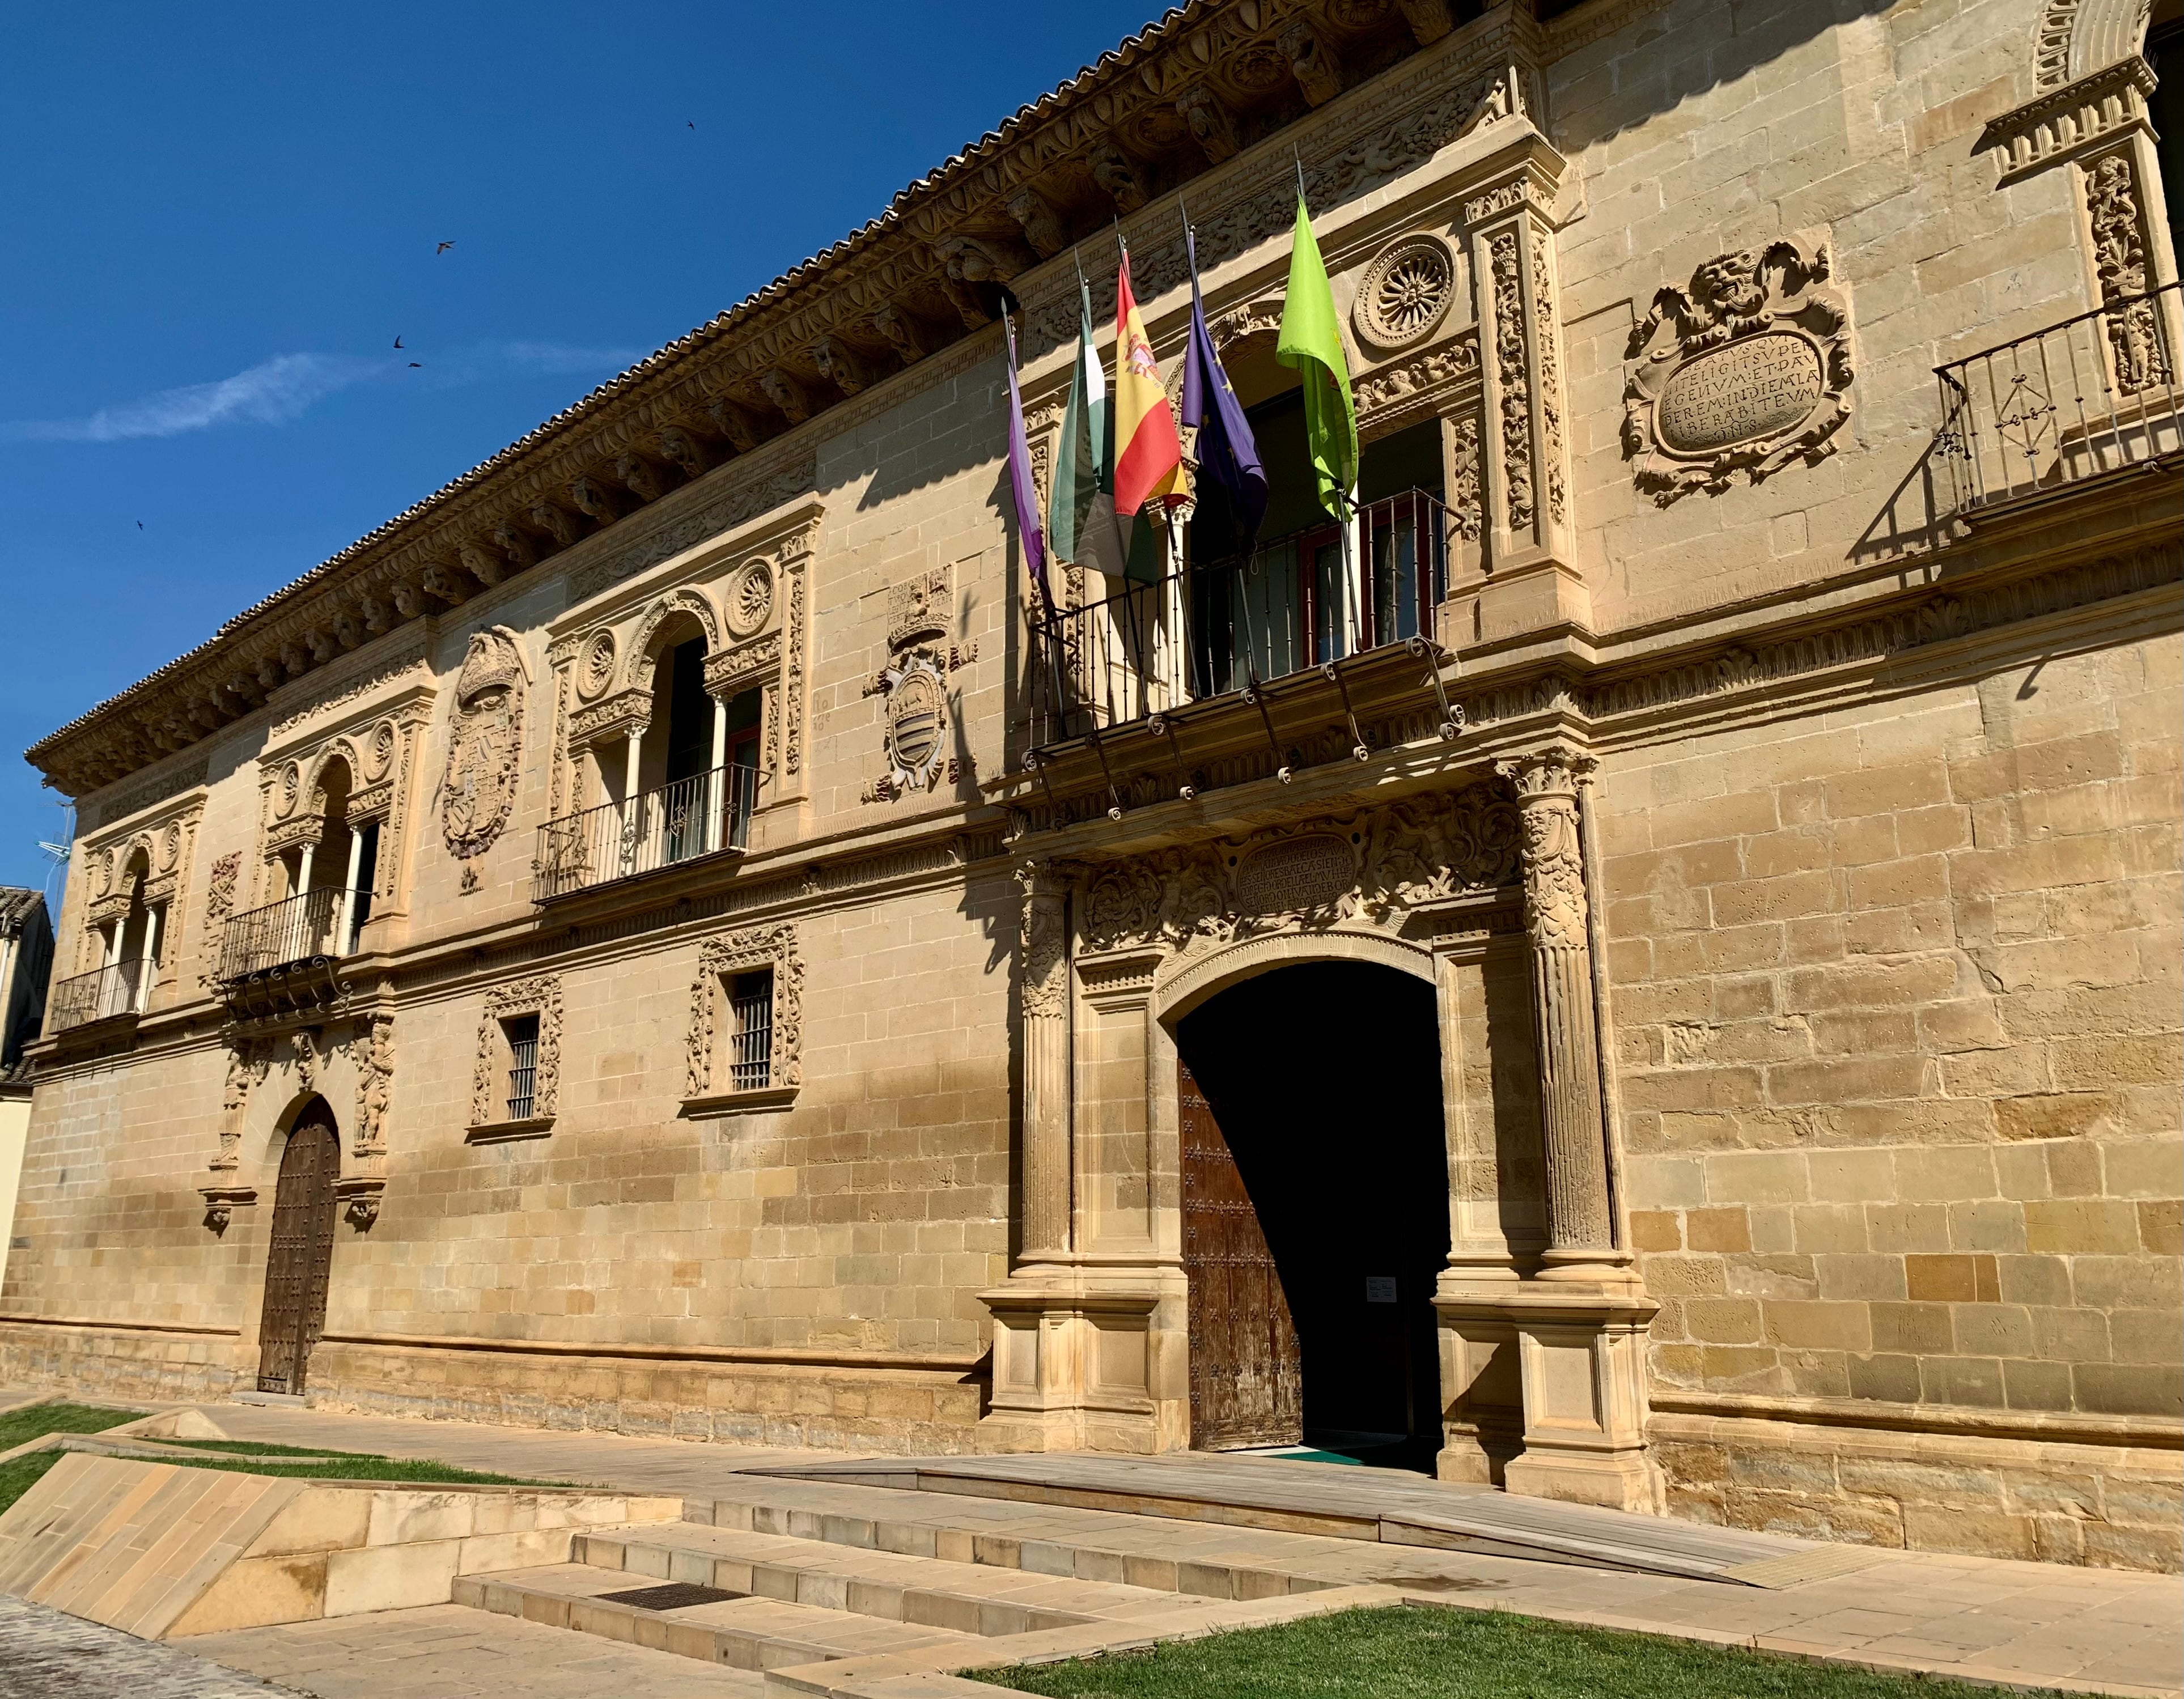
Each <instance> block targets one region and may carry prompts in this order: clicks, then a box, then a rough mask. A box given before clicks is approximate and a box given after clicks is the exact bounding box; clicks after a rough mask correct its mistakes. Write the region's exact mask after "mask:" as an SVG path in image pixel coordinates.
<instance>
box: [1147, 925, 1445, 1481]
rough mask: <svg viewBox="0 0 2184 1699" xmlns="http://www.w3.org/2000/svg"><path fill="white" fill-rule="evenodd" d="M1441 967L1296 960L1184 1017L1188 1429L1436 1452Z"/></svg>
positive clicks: (1428, 1459)
mask: <svg viewBox="0 0 2184 1699" xmlns="http://www.w3.org/2000/svg"><path fill="white" fill-rule="evenodd" d="M1438 1023H1439V1017H1438V1013H1437V1010H1436V1006H1435V992H1434V987H1433V985H1432V984H1431V983H1429V982H1428V981H1426V980H1424V979H1421V978H1415V977H1413V976H1412V975H1410V974H1407V973H1404V972H1398V971H1396V969H1394V968H1392V967H1389V966H1382V965H1379V964H1377V963H1368V962H1364V961H1308V962H1301V963H1297V964H1295V965H1292V966H1283V967H1279V968H1277V969H1275V970H1274V971H1273V972H1267V973H1261V974H1259V975H1256V977H1253V978H1247V979H1245V980H1243V981H1241V982H1240V983H1233V984H1231V985H1229V987H1228V988H1227V989H1223V990H1222V991H1219V992H1217V993H1216V994H1214V995H1212V997H1210V998H1208V999H1206V1000H1204V1001H1203V1002H1201V1003H1199V1004H1198V1005H1196V1006H1195V1008H1193V1009H1192V1010H1191V1011H1190V1012H1189V1013H1188V1014H1186V1015H1184V1017H1182V1018H1181V1019H1180V1020H1179V1021H1178V1022H1176V1024H1175V1029H1174V1031H1175V1044H1176V1050H1177V1057H1178V1062H1177V1067H1178V1094H1177V1095H1178V1108H1179V1116H1178V1121H1179V1128H1178V1130H1179V1134H1180V1145H1181V1152H1180V1154H1181V1178H1182V1214H1183V1239H1184V1243H1183V1263H1184V1276H1185V1278H1186V1280H1187V1281H1188V1283H1189V1289H1190V1300H1189V1302H1190V1323H1189V1329H1190V1423H1191V1440H1190V1443H1191V1445H1192V1446H1193V1448H1194V1449H1196V1450H1200V1451H1226V1450H1238V1449H1243V1448H1246V1447H1252V1446H1295V1445H1299V1444H1302V1445H1306V1446H1312V1447H1313V1448H1315V1449H1324V1450H1327V1451H1335V1452H1340V1453H1342V1454H1345V1455H1348V1456H1352V1457H1357V1458H1358V1459H1359V1460H1360V1461H1364V1462H1382V1463H1392V1464H1401V1465H1407V1466H1410V1467H1415V1468H1425V1469H1430V1468H1432V1467H1433V1461H1434V1457H1435V1453H1436V1452H1437V1451H1439V1450H1440V1443H1441V1432H1440V1382H1439V1373H1438V1347H1437V1343H1436V1317H1435V1311H1434V1306H1433V1294H1434V1290H1435V1279H1436V1278H1437V1277H1438V1276H1439V1274H1440V1271H1441V1269H1442V1267H1444V1266H1445V1265H1446V1261H1447V1257H1448V1249H1449V1218H1448V1161H1447V1153H1446V1140H1445V1136H1444V1122H1443V1114H1442V1108H1441V1067H1440V1037H1439V1030H1438Z"/></svg>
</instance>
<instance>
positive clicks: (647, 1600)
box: [599, 1581, 750, 1611]
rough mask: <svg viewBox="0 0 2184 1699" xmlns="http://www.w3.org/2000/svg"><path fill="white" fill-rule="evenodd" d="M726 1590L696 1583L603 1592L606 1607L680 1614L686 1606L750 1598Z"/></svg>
mask: <svg viewBox="0 0 2184 1699" xmlns="http://www.w3.org/2000/svg"><path fill="white" fill-rule="evenodd" d="M749 1596H750V1595H749V1593H732V1592H730V1591H729V1590H727V1588H725V1587H701V1586H699V1585H698V1584H697V1583H696V1582H694V1581H668V1582H666V1583H664V1584H663V1585H660V1586H657V1587H632V1588H631V1589H630V1590H628V1591H627V1592H626V1593H601V1594H600V1595H599V1602H600V1603H601V1604H603V1605H634V1606H636V1607H638V1609H639V1610H641V1611H679V1610H681V1609H682V1607H684V1606H686V1605H717V1604H719V1603H720V1602H721V1600H723V1599H748V1598H749Z"/></svg>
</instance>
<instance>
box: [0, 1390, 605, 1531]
mask: <svg viewBox="0 0 2184 1699" xmlns="http://www.w3.org/2000/svg"><path fill="white" fill-rule="evenodd" d="M56 1410H58V1411H63V1412H69V1411H74V1412H79V1413H81V1414H82V1415H88V1416H101V1417H104V1418H109V1419H108V1420H106V1421H105V1422H104V1423H101V1424H100V1425H99V1426H88V1425H86V1426H70V1425H67V1424H66V1423H55V1424H54V1425H53V1426H52V1427H49V1428H46V1429H39V1430H34V1431H33V1432H31V1433H28V1434H24V1435H23V1436H22V1439H19V1440H16V1441H15V1443H16V1444H18V1445H20V1444H21V1443H22V1440H23V1439H36V1438H37V1437H38V1434H39V1433H40V1432H43V1433H49V1434H50V1433H63V1434H93V1433H97V1432H99V1431H100V1429H101V1428H102V1427H112V1426H114V1424H115V1423H121V1422H127V1421H130V1420H131V1419H133V1418H134V1417H135V1416H136V1415H137V1414H138V1413H140V1412H135V1411H130V1410H92V1408H91V1407H89V1406H87V1405H65V1404H43V1405H40V1406H38V1407H36V1408H35V1409H33V1410H25V1411H22V1412H19V1413H20V1414H21V1415H25V1416H31V1415H42V1414H44V1413H45V1412H48V1411H56ZM157 1443H158V1444H159V1445H161V1446H188V1447H191V1448H192V1449H198V1450H203V1451H207V1452H208V1453H209V1455H208V1456H206V1457H203V1459H198V1458H188V1459H185V1458H181V1457H163V1458H162V1459H160V1461H162V1462H172V1463H180V1464H181V1465H182V1466H183V1467H184V1468H198V1469H223V1470H226V1471H227V1472H228V1473H234V1474H251V1475H271V1476H273V1477H275V1478H276V1479H283V1480H334V1481H414V1482H416V1483H418V1484H420V1485H455V1486H527V1487H553V1488H557V1489H568V1490H575V1491H579V1492H582V1491H603V1490H604V1489H603V1488H588V1487H586V1486H584V1485H582V1484H581V1483H578V1482H576V1481H541V1480H532V1479H528V1478H527V1477H525V1476H522V1475H496V1474H485V1473H480V1472H479V1471H478V1470H476V1469H459V1468H455V1466H454V1464H452V1463H437V1462H432V1461H431V1460H430V1459H429V1458H419V1457H380V1456H377V1455H376V1454H375V1453H372V1452H368V1451H326V1450H325V1449H323V1448H320V1449H319V1450H315V1451H310V1450H301V1449H298V1447H296V1446H269V1445H261V1444H259V1443H258V1442H257V1441H255V1440H159V1441H158V1442H157ZM65 1455H66V1453H64V1452H61V1451H41V1452H38V1453H36V1455H34V1456H31V1457H18V1458H16V1459H15V1460H14V1462H8V1463H0V1512H4V1511H6V1509H7V1508H8V1506H9V1505H11V1504H13V1503H14V1501H16V1500H17V1499H19V1498H20V1497H21V1496H23V1495H24V1494H25V1493H26V1492H28V1491H29V1490H31V1485H33V1484H34V1483H35V1482H36V1481H37V1479H39V1478H40V1477H41V1476H42V1475H43V1474H44V1473H45V1472H46V1471H47V1469H49V1468H53V1465H54V1464H55V1463H57V1462H59V1461H60V1460H61V1458H62V1457H64V1456H65ZM288 1458H309V1459H310V1460H311V1461H309V1462H287V1461H286V1460H287V1459H288Z"/></svg>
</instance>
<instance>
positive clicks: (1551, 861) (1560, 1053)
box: [1500, 745, 1615, 1278]
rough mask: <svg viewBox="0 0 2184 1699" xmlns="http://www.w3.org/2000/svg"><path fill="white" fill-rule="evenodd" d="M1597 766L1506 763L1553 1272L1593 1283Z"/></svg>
mask: <svg viewBox="0 0 2184 1699" xmlns="http://www.w3.org/2000/svg"><path fill="white" fill-rule="evenodd" d="M1592 765H1593V764H1592V761H1591V758H1590V757H1588V756H1585V755H1580V754H1579V753H1578V752H1577V751H1575V750H1574V749H1568V748H1565V747H1563V746H1559V745H1557V746H1556V747H1554V748H1551V749H1546V750H1544V751H1541V753H1539V754H1536V755H1524V756H1521V757H1519V758H1518V759H1516V760H1508V761H1503V762H1502V763H1501V764H1500V766H1501V772H1502V777H1505V778H1507V780H1508V781H1509V783H1511V784H1512V785H1513V787H1514V788H1515V789H1516V792H1517V805H1518V811H1519V813H1520V815H1521V816H1522V818H1523V821H1524V922H1525V929H1526V931H1527V933H1529V937H1530V940H1531V947H1532V992H1533V1009H1534V1011H1535V1022H1536V1027H1537V1032H1536V1038H1537V1044H1538V1050H1539V1067H1540V1106H1541V1122H1542V1132H1543V1134H1544V1142H1545V1145H1546V1179H1547V1185H1546V1192H1547V1250H1546V1256H1545V1258H1544V1261H1545V1262H1546V1263H1547V1265H1548V1272H1549V1273H1550V1274H1551V1275H1552V1274H1554V1273H1563V1272H1568V1273H1576V1272H1577V1270H1578V1269H1580V1268H1583V1269H1584V1270H1585V1273H1586V1277H1587V1278H1592V1277H1594V1276H1596V1275H1597V1274H1599V1273H1602V1272H1604V1271H1603V1270H1602V1269H1601V1268H1600V1267H1599V1266H1598V1265H1600V1264H1601V1263H1602V1261H1603V1259H1607V1258H1610V1257H1612V1256H1613V1253H1614V1249H1615V1234H1614V1224H1613V1223H1614V1217H1613V1210H1612V1208H1611V1205H1610V1200H1609V1195H1608V1184H1607V1126H1606V1122H1605V1120H1604V1118H1603V1117H1602V1110H1601V1106H1602V1092H1601V1082H1600V1045H1599V1042H1598V1037H1597V1033H1596V1029H1595V1022H1594V1017H1593V1000H1592V946H1591V936H1590V931H1589V928H1588V926H1587V920H1588V911H1587V905H1586V901H1585V859H1584V855H1583V850H1582V846H1581V844H1580V839H1579V836H1578V782H1579V780H1580V778H1581V777H1583V776H1584V775H1585V773H1586V772H1590V771H1591V767H1592Z"/></svg>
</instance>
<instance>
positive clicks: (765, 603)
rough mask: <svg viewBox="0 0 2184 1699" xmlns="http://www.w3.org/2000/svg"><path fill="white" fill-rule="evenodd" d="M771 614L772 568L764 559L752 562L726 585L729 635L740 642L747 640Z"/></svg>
mask: <svg viewBox="0 0 2184 1699" xmlns="http://www.w3.org/2000/svg"><path fill="white" fill-rule="evenodd" d="M772 612H773V567H772V563H770V562H768V561H765V560H754V561H752V562H751V563H750V564H749V565H747V566H745V567H744V569H743V570H742V571H739V572H738V573H737V574H736V576H735V580H734V582H733V583H731V584H730V585H729V586H728V595H727V626H728V635H729V636H730V637H732V638H738V639H739V640H740V639H741V638H747V637H750V636H752V635H754V634H755V632H758V631H759V630H760V627H763V626H764V625H765V624H766V620H767V619H768V617H769V616H772Z"/></svg>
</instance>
